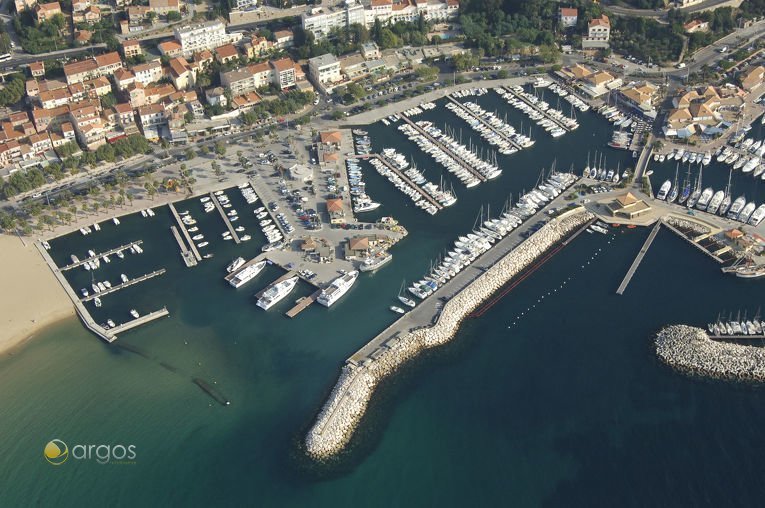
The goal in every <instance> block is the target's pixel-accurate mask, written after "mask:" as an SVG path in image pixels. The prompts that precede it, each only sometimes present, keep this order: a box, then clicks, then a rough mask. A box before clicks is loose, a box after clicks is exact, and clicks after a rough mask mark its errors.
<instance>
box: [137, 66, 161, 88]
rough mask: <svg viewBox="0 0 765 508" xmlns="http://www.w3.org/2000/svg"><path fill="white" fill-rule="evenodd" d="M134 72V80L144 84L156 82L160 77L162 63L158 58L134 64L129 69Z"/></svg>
mask: <svg viewBox="0 0 765 508" xmlns="http://www.w3.org/2000/svg"><path fill="white" fill-rule="evenodd" d="M131 70H132V71H133V74H135V80H136V81H140V82H141V83H142V84H143V85H144V86H145V85H148V84H149V83H156V82H157V81H159V80H160V79H162V76H163V72H162V63H161V62H160V61H159V60H154V61H153V62H148V63H145V64H139V65H136V66H135V67H133V68H132V69H131Z"/></svg>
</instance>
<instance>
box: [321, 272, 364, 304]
mask: <svg viewBox="0 0 765 508" xmlns="http://www.w3.org/2000/svg"><path fill="white" fill-rule="evenodd" d="M358 277H359V272H358V271H356V270H353V271H350V272H348V273H346V274H343V275H342V276H340V277H338V278H336V279H335V280H333V281H332V282H331V283H330V284H329V287H327V288H325V289H323V290H322V292H321V294H320V295H319V298H317V299H316V301H317V302H319V303H320V304H322V305H324V306H325V307H330V306H331V305H332V304H334V303H335V302H336V301H338V300H339V299H340V298H341V297H342V296H343V295H344V294H345V293H347V292H348V290H349V289H351V286H353V284H354V283H355V282H356V279H358Z"/></svg>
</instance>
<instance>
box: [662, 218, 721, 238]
mask: <svg viewBox="0 0 765 508" xmlns="http://www.w3.org/2000/svg"><path fill="white" fill-rule="evenodd" d="M664 222H666V223H667V224H669V225H670V226H674V227H676V228H678V229H684V230H686V231H692V232H694V233H696V234H698V235H705V234H707V233H709V232H710V231H711V229H710V228H709V227H707V226H704V225H703V224H699V223H698V222H694V221H691V220H685V219H680V218H678V217H673V216H671V215H669V216H667V217H665V218H664Z"/></svg>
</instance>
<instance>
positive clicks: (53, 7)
mask: <svg viewBox="0 0 765 508" xmlns="http://www.w3.org/2000/svg"><path fill="white" fill-rule="evenodd" d="M37 11H38V12H40V11H48V12H61V5H60V4H59V3H58V2H49V3H47V4H37Z"/></svg>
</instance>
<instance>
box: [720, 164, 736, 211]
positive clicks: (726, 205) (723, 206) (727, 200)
mask: <svg viewBox="0 0 765 508" xmlns="http://www.w3.org/2000/svg"><path fill="white" fill-rule="evenodd" d="M732 176H733V170H732V169H731V170H730V172H729V173H728V185H727V186H726V187H725V197H724V198H723V200H722V203H720V208H718V209H717V213H718V214H720V215H723V216H724V215H725V214H726V213H728V210H730V205H731V202H732V197H731V186H730V185H731V183H730V179H731V177H732Z"/></svg>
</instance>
